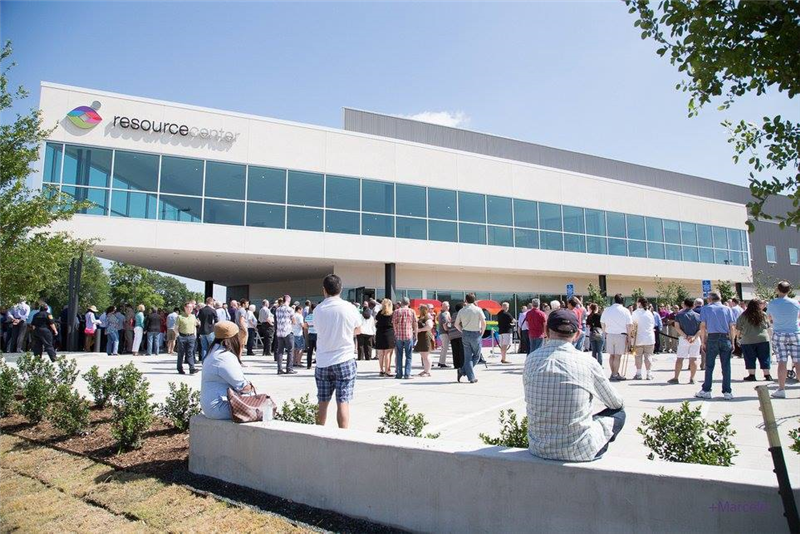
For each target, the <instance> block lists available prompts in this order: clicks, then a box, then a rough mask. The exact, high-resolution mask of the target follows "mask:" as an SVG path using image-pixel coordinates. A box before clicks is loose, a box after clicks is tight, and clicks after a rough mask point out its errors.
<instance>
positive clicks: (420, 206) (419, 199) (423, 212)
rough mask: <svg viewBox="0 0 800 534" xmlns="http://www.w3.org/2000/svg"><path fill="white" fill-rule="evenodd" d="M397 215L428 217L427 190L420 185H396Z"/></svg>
mask: <svg viewBox="0 0 800 534" xmlns="http://www.w3.org/2000/svg"><path fill="white" fill-rule="evenodd" d="M395 190H396V192H397V214H398V215H411V216H412V217H426V216H427V215H428V212H427V209H426V207H427V200H426V198H425V188H424V187H421V186H418V185H405V184H396V185H395Z"/></svg>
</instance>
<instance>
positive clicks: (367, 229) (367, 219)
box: [361, 180, 394, 237]
mask: <svg viewBox="0 0 800 534" xmlns="http://www.w3.org/2000/svg"><path fill="white" fill-rule="evenodd" d="M364 183H365V184H366V180H365V181H364ZM366 197H367V195H366V194H364V198H366ZM361 233H362V234H363V235H379V236H384V237H394V217H392V216H391V215H370V214H367V213H365V214H363V215H362V216H361Z"/></svg>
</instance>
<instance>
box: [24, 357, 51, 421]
mask: <svg viewBox="0 0 800 534" xmlns="http://www.w3.org/2000/svg"><path fill="white" fill-rule="evenodd" d="M17 367H18V368H19V369H20V374H21V375H22V396H23V399H22V402H21V403H20V413H21V414H22V415H24V416H25V418H26V419H28V421H30V422H31V423H33V424H37V423H39V422H40V421H41V420H42V419H44V417H45V415H47V409H48V406H49V404H50V401H51V400H52V398H53V394H54V393H55V391H54V385H53V384H54V383H55V376H56V373H55V369H54V368H53V364H51V363H50V361H48V360H45V359H43V358H39V357H38V356H33V355H32V354H31V353H27V354H24V355H22V356H20V359H19V360H17Z"/></svg>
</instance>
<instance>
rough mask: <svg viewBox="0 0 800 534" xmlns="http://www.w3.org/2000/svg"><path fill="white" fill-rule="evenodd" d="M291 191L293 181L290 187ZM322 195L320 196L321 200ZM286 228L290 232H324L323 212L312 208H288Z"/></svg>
mask: <svg viewBox="0 0 800 534" xmlns="http://www.w3.org/2000/svg"><path fill="white" fill-rule="evenodd" d="M289 188H290V191H291V181H290V185H289ZM321 198H322V195H320V199H321ZM288 210H289V211H288V212H287V214H286V227H287V228H288V229H289V230H309V231H313V232H321V231H322V210H315V209H311V208H291V207H290V208H288Z"/></svg>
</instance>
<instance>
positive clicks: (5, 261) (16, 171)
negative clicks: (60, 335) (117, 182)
mask: <svg viewBox="0 0 800 534" xmlns="http://www.w3.org/2000/svg"><path fill="white" fill-rule="evenodd" d="M11 53H12V48H11V42H10V41H7V42H6V43H5V45H4V46H3V49H2V52H0V69H2V71H0V111H5V110H7V109H10V108H11V107H12V106H13V104H14V102H15V101H17V100H24V99H25V98H27V97H28V92H27V91H26V90H25V89H24V88H23V87H19V88H17V89H16V90H14V91H13V92H12V91H9V88H8V79H7V74H8V72H9V70H10V69H11V68H13V67H14V63H11V64H10V65H8V66H7V67H6V66H5V64H6V63H7V62H8V60H9V58H10V57H11ZM51 132H52V130H44V129H42V117H41V112H40V111H39V110H35V109H31V110H30V112H28V113H27V114H25V115H20V114H17V115H16V119H15V120H14V121H12V122H10V123H9V124H2V125H0V251H2V253H0V287H2V291H0V305H11V304H14V303H16V302H17V301H19V299H21V298H27V299H29V300H34V299H35V298H37V297H38V296H39V294H40V293H41V292H42V291H43V290H44V289H45V288H46V287H47V286H48V283H49V281H50V280H52V279H53V278H54V276H55V275H56V273H57V272H58V269H59V266H60V265H63V264H64V263H68V262H69V259H70V258H72V257H74V256H75V255H76V254H77V253H78V252H79V251H80V250H82V249H85V248H86V247H88V246H89V244H90V243H89V242H88V241H82V240H77V239H73V238H72V237H71V236H70V235H69V234H67V233H65V232H52V231H48V230H47V229H48V227H49V226H50V225H51V223H53V222H55V221H61V220H66V219H69V218H70V217H72V215H73V214H75V213H76V212H78V211H79V210H81V209H83V208H85V207H87V206H88V205H89V203H86V202H74V201H73V200H72V199H71V197H69V196H68V195H65V194H63V193H60V192H58V191H55V190H52V189H44V190H41V191H34V190H32V189H30V188H29V187H28V186H27V185H26V183H25V181H26V179H27V177H28V175H29V174H30V173H31V172H32V171H33V169H32V168H31V164H32V163H33V162H35V161H36V160H37V159H38V158H39V148H40V147H41V144H42V143H43V142H44V140H45V139H47V137H48V136H49V135H50V133H51Z"/></svg>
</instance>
